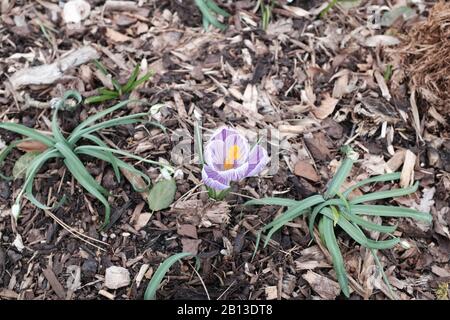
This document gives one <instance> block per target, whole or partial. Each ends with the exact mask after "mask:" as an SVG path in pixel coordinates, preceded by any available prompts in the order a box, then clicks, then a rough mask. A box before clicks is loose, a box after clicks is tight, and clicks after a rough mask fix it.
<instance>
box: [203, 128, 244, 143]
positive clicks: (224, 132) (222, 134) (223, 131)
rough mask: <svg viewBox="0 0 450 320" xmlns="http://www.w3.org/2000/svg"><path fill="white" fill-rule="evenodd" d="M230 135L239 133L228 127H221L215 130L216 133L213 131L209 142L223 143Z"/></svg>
mask: <svg viewBox="0 0 450 320" xmlns="http://www.w3.org/2000/svg"><path fill="white" fill-rule="evenodd" d="M232 134H239V133H238V132H237V131H236V130H235V129H231V128H228V127H221V128H219V129H217V130H216V131H214V133H213V134H212V136H211V138H210V139H209V141H213V140H221V141H225V140H226V139H227V138H228V136H230V135H232Z"/></svg>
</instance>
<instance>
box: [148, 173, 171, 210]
mask: <svg viewBox="0 0 450 320" xmlns="http://www.w3.org/2000/svg"><path fill="white" fill-rule="evenodd" d="M176 191H177V184H176V183H175V180H174V179H170V180H162V181H159V182H158V183H156V184H155V185H154V187H153V188H152V189H151V190H150V193H149V194H148V205H149V207H150V209H152V210H153V211H159V210H162V209H165V208H168V207H169V206H170V205H171V204H172V202H173V200H174V198H175V192H176Z"/></svg>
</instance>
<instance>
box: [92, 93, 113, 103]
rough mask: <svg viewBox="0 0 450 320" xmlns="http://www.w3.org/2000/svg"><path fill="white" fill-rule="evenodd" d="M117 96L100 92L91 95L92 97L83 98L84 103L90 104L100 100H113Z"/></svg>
mask: <svg viewBox="0 0 450 320" xmlns="http://www.w3.org/2000/svg"><path fill="white" fill-rule="evenodd" d="M117 97H118V95H117V96H116V95H106V94H102V95H100V96H93V97H89V98H86V99H85V100H84V103H86V104H92V103H100V102H105V101H109V100H114V99H116V98H117Z"/></svg>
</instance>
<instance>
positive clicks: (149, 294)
mask: <svg viewBox="0 0 450 320" xmlns="http://www.w3.org/2000/svg"><path fill="white" fill-rule="evenodd" d="M189 256H192V253H189V252H182V253H177V254H175V255H173V256H171V257H169V258H167V259H166V260H165V261H164V262H163V263H161V265H160V266H159V267H158V269H157V270H156V272H155V274H154V275H153V277H152V279H151V280H150V282H149V284H148V286H147V289H146V290H145V294H144V300H155V297H156V290H158V287H159V286H160V284H161V281H162V280H163V278H164V276H165V275H166V273H167V271H169V269H170V267H171V266H172V265H173V264H174V263H175V262H177V261H179V260H181V259H183V258H185V257H189Z"/></svg>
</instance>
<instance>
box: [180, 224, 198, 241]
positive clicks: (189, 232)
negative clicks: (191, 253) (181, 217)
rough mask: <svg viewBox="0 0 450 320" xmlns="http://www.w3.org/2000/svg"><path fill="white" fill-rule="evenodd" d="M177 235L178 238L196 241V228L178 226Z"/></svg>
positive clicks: (188, 225)
mask: <svg viewBox="0 0 450 320" xmlns="http://www.w3.org/2000/svg"><path fill="white" fill-rule="evenodd" d="M177 233H178V234H179V235H180V236H185V237H189V238H194V239H197V238H198V235H197V228H196V227H195V226H193V225H192V224H180V225H178V227H177Z"/></svg>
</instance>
